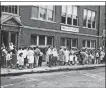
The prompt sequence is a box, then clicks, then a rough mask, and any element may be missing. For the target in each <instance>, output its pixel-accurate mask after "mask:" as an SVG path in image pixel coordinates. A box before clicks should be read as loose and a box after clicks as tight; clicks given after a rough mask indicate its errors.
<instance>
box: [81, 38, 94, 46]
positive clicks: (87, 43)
mask: <svg viewBox="0 0 106 88" xmlns="http://www.w3.org/2000/svg"><path fill="white" fill-rule="evenodd" d="M95 44H96V41H95V40H83V41H82V46H83V47H85V48H95Z"/></svg>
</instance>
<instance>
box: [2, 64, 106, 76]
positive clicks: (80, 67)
mask: <svg viewBox="0 0 106 88" xmlns="http://www.w3.org/2000/svg"><path fill="white" fill-rule="evenodd" d="M98 67H106V65H105V64H102V65H91V66H84V65H82V66H79V67H78V66H77V67H69V66H67V67H60V68H55V67H51V68H48V69H44V70H30V71H27V72H17V73H16V72H13V73H2V74H0V76H19V75H23V74H33V73H50V72H59V71H73V70H91V69H96V68H98Z"/></svg>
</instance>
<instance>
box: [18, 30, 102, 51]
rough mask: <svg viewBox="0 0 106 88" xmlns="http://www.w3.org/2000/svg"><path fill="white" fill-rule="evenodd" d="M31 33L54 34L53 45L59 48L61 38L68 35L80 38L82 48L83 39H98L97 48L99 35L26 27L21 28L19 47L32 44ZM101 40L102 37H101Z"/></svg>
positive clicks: (79, 42) (79, 46) (68, 36)
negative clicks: (90, 35)
mask: <svg viewBox="0 0 106 88" xmlns="http://www.w3.org/2000/svg"><path fill="white" fill-rule="evenodd" d="M31 34H36V35H46V36H53V37H54V43H53V46H54V47H56V48H57V49H59V47H60V38H61V37H66V38H76V39H78V48H79V49H81V48H82V41H83V40H95V41H96V49H97V48H98V46H97V41H98V38H97V37H89V36H82V35H76V34H69V33H68V34H67V33H59V32H52V31H42V30H36V29H27V28H24V29H22V30H21V34H20V38H19V47H24V46H30V45H31V44H30V43H31ZM99 40H100V39H99Z"/></svg>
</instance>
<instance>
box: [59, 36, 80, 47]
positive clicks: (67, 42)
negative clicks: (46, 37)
mask: <svg viewBox="0 0 106 88" xmlns="http://www.w3.org/2000/svg"><path fill="white" fill-rule="evenodd" d="M77 41H78V40H77V39H71V38H64V37H61V40H60V46H68V47H69V48H71V47H77V44H78V43H77Z"/></svg>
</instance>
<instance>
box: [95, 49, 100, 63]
mask: <svg viewBox="0 0 106 88" xmlns="http://www.w3.org/2000/svg"><path fill="white" fill-rule="evenodd" d="M95 57H96V64H99V63H100V52H99V49H98V50H97V51H96V55H95Z"/></svg>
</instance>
